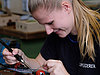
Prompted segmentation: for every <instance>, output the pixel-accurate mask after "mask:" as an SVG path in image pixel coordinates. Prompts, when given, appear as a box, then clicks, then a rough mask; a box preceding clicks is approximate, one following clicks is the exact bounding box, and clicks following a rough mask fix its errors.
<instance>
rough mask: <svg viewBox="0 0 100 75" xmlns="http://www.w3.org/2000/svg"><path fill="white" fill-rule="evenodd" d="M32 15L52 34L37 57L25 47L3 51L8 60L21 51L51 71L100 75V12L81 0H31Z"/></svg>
mask: <svg viewBox="0 0 100 75" xmlns="http://www.w3.org/2000/svg"><path fill="white" fill-rule="evenodd" d="M29 11H30V13H31V14H32V16H33V17H34V18H35V19H36V20H37V21H38V22H39V23H40V24H42V25H44V26H45V29H46V32H47V34H48V37H47V39H46V41H45V43H44V45H43V47H42V49H41V51H40V53H39V55H38V56H37V58H36V59H30V58H28V57H26V56H25V55H24V53H23V52H22V51H21V50H18V49H14V51H13V53H10V52H8V51H7V50H6V49H5V50H4V51H3V55H4V59H5V61H6V63H8V64H15V63H16V62H17V60H16V59H15V58H14V57H13V55H15V54H19V55H21V56H22V57H23V59H24V60H25V61H26V62H27V63H28V64H29V65H30V66H31V67H32V68H34V67H35V68H37V67H39V65H40V66H42V65H44V67H43V68H44V69H46V70H47V71H48V72H49V73H50V75H69V74H70V75H89V74H91V75H98V74H99V73H100V72H99V66H100V65H99V63H100V59H99V56H100V24H99V19H100V14H99V13H97V12H96V11H93V10H91V9H89V8H88V7H87V6H85V5H84V3H83V2H82V1H81V0H29Z"/></svg>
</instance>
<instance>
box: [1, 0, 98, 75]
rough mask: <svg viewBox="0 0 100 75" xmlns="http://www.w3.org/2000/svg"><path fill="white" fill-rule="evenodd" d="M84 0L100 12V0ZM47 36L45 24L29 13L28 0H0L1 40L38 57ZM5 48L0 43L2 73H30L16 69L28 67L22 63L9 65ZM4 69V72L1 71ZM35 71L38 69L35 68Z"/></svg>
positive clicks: (32, 56)
mask: <svg viewBox="0 0 100 75" xmlns="http://www.w3.org/2000/svg"><path fill="white" fill-rule="evenodd" d="M83 1H84V3H85V4H86V5H87V6H88V7H89V8H91V9H93V10H96V11H98V12H99V13H100V0H83ZM46 36H47V34H46V32H45V28H44V26H43V25H40V24H39V23H38V22H37V21H36V20H35V19H34V18H33V17H32V16H31V14H30V13H29V9H28V0H0V40H2V41H3V42H4V43H5V44H7V45H8V46H9V47H11V48H19V49H21V50H22V51H23V52H24V53H25V55H26V56H28V57H30V58H36V56H37V55H38V53H39V51H40V49H41V47H42V45H43V43H44V41H45V38H46ZM4 48H5V47H4V46H3V44H2V43H0V65H1V66H0V75H20V73H19V72H21V75H25V74H27V73H30V71H28V70H23V71H21V70H22V69H19V70H18V69H16V68H23V69H27V68H25V67H24V66H23V65H20V63H19V64H17V65H12V66H9V65H7V64H6V63H5V61H4V59H3V55H2V51H3V49H4ZM19 65H20V66H19ZM3 66H4V67H3ZM7 67H10V69H9V70H7V71H6V70H5V69H7ZM12 67H14V68H15V69H13V71H14V72H13V71H12ZM2 70H3V73H1V71H2ZM4 70H5V71H4ZM15 71H17V73H18V74H16V73H15ZM35 72H37V71H36V70H35ZM41 72H42V71H41ZM6 73H7V74H6ZM14 73H15V74H14ZM45 73H46V72H45ZM35 74H36V73H34V75H35ZM38 75H39V74H38ZM40 75H45V74H43V73H42V74H40ZM46 75H49V74H48V73H47V74H46Z"/></svg>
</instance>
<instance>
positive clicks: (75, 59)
mask: <svg viewBox="0 0 100 75" xmlns="http://www.w3.org/2000/svg"><path fill="white" fill-rule="evenodd" d="M94 45H95V50H96V54H97V56H96V62H93V61H92V60H91V59H89V58H88V56H86V57H85V59H84V60H83V61H82V59H81V56H80V50H79V44H78V42H77V36H76V35H71V34H69V35H68V36H67V37H65V38H60V37H59V36H58V35H56V34H55V33H52V34H50V35H49V36H48V37H47V39H46V41H45V43H44V45H43V47H42V49H41V55H42V57H43V58H44V59H46V60H48V59H54V60H61V61H62V62H63V64H64V66H65V68H66V70H67V71H68V72H69V74H70V75H99V74H100V71H99V67H100V65H99V64H100V60H99V57H100V47H99V45H98V44H96V42H95V44H94Z"/></svg>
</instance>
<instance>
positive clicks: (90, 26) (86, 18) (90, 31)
mask: <svg viewBox="0 0 100 75" xmlns="http://www.w3.org/2000/svg"><path fill="white" fill-rule="evenodd" d="M62 1H63V0H29V11H30V12H31V13H32V12H34V11H36V10H37V9H38V8H41V7H44V8H46V9H47V10H53V9H55V8H57V9H58V8H61V2H62ZM69 1H70V2H72V7H73V12H74V18H75V26H76V29H77V31H78V38H77V40H78V41H79V48H80V53H81V56H82V57H83V58H84V57H85V56H86V54H88V56H89V57H90V58H91V59H92V60H93V61H95V59H94V57H95V56H96V55H95V50H94V41H93V38H94V39H95V40H96V42H97V43H98V44H99V45H100V23H99V22H98V21H97V20H98V19H100V14H99V13H98V12H96V11H93V10H91V9H89V8H88V7H87V6H86V5H84V3H83V2H82V1H81V0H69Z"/></svg>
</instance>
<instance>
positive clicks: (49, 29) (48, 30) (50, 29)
mask: <svg viewBox="0 0 100 75" xmlns="http://www.w3.org/2000/svg"><path fill="white" fill-rule="evenodd" d="M45 29H46V33H47V35H49V34H51V33H52V32H53V29H52V28H51V27H50V26H49V25H45Z"/></svg>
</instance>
